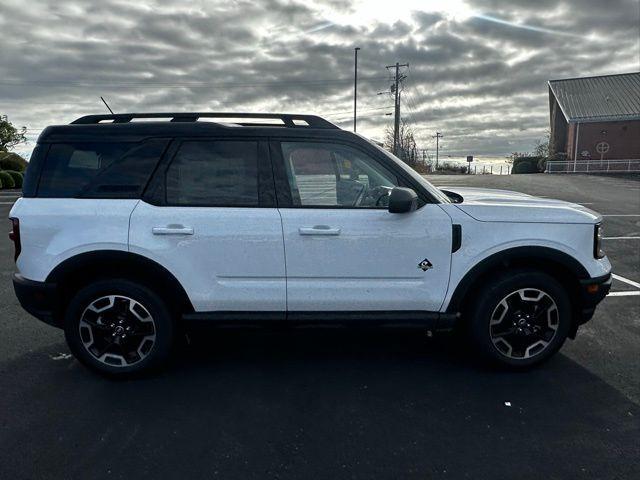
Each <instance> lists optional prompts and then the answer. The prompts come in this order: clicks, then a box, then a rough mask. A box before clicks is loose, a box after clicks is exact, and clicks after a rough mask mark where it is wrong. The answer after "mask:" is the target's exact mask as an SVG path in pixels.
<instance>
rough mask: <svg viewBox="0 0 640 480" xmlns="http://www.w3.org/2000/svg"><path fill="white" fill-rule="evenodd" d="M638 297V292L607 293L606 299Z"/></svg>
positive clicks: (639, 293) (639, 291)
mask: <svg viewBox="0 0 640 480" xmlns="http://www.w3.org/2000/svg"><path fill="white" fill-rule="evenodd" d="M637 296H640V290H637V291H635V292H609V293H608V294H607V297H637Z"/></svg>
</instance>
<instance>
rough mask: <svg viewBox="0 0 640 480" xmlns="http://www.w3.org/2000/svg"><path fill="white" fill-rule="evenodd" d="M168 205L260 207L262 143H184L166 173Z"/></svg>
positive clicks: (233, 141) (228, 141) (226, 141)
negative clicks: (260, 144)
mask: <svg viewBox="0 0 640 480" xmlns="http://www.w3.org/2000/svg"><path fill="white" fill-rule="evenodd" d="M166 201H167V204H168V205H176V206H207V207H234V206H238V207H252V206H258V204H259V198H258V142H255V141H236V140H219V141H186V142H183V143H182V145H180V148H179V149H178V151H177V152H176V155H175V157H174V159H173V160H172V162H171V164H170V165H169V168H168V170H167V173H166Z"/></svg>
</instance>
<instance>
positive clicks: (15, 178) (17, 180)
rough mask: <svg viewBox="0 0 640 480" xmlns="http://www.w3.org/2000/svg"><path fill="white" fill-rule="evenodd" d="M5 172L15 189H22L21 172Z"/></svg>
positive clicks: (22, 177)
mask: <svg viewBox="0 0 640 480" xmlns="http://www.w3.org/2000/svg"><path fill="white" fill-rule="evenodd" d="M6 172H7V173H8V174H9V175H11V178H13V183H15V188H22V180H23V179H24V176H23V175H22V172H16V171H15V170H6Z"/></svg>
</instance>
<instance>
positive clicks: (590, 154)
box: [549, 72, 640, 161]
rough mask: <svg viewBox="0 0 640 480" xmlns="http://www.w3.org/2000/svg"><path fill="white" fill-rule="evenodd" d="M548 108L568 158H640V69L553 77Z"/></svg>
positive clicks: (557, 144) (554, 137) (556, 140)
mask: <svg viewBox="0 0 640 480" xmlns="http://www.w3.org/2000/svg"><path fill="white" fill-rule="evenodd" d="M549 113H550V122H551V141H550V147H551V149H552V151H553V152H555V153H556V154H562V153H564V154H566V158H567V160H573V161H576V160H579V161H583V160H629V159H640V72H635V73H625V74H620V75H603V76H599V77H584V78H568V79H562V80H551V81H549Z"/></svg>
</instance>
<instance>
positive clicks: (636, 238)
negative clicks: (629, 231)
mask: <svg viewBox="0 0 640 480" xmlns="http://www.w3.org/2000/svg"><path fill="white" fill-rule="evenodd" d="M602 239H603V240H640V237H602Z"/></svg>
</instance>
